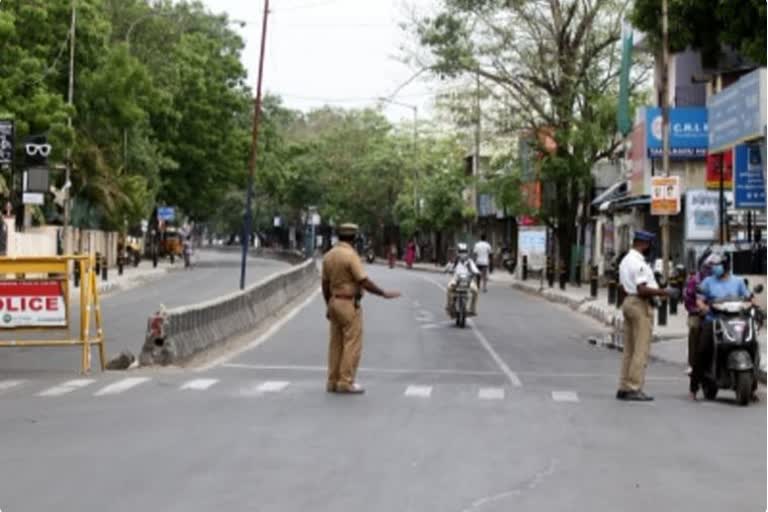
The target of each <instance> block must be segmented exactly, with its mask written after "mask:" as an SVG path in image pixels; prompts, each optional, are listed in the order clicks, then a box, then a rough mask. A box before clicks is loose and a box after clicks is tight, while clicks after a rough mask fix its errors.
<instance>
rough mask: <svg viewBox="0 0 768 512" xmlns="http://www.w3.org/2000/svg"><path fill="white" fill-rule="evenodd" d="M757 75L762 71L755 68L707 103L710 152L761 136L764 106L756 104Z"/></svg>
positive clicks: (758, 78)
mask: <svg viewBox="0 0 768 512" xmlns="http://www.w3.org/2000/svg"><path fill="white" fill-rule="evenodd" d="M761 73H764V71H763V70H760V69H757V70H755V71H753V72H752V73H749V74H748V75H744V76H743V77H741V78H740V79H739V80H738V81H737V82H736V83H735V84H733V85H731V86H730V87H727V88H725V89H723V91H722V92H719V93H717V94H715V95H714V96H710V98H709V100H707V108H708V109H709V125H710V130H709V150H710V152H712V153H719V152H721V151H723V150H725V149H727V148H729V147H731V146H734V145H736V144H738V143H740V142H744V141H746V140H749V139H754V138H757V137H761V136H762V135H763V129H764V126H765V117H764V116H765V113H764V112H763V110H764V109H765V107H762V108H761V102H760V100H761V98H760V90H761V86H760V79H761V78H760V77H761Z"/></svg>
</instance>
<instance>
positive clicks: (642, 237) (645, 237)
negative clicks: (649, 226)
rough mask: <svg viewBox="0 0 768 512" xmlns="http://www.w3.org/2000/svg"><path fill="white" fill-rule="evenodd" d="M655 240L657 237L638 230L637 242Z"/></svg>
mask: <svg viewBox="0 0 768 512" xmlns="http://www.w3.org/2000/svg"><path fill="white" fill-rule="evenodd" d="M655 238H656V235H654V234H653V233H651V232H650V231H643V230H642V229H638V230H637V231H635V240H641V241H643V242H653V240H654V239H655Z"/></svg>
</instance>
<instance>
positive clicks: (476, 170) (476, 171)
mask: <svg viewBox="0 0 768 512" xmlns="http://www.w3.org/2000/svg"><path fill="white" fill-rule="evenodd" d="M480 117H481V114H480V70H479V69H478V70H477V72H476V74H475V148H474V151H473V153H474V155H473V158H472V178H473V184H472V192H473V193H472V197H473V199H474V203H475V206H477V179H478V176H479V175H480ZM477 213H478V214H479V213H480V212H477ZM470 232H471V230H470Z"/></svg>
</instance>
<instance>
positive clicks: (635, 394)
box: [623, 391, 653, 402]
mask: <svg viewBox="0 0 768 512" xmlns="http://www.w3.org/2000/svg"><path fill="white" fill-rule="evenodd" d="M623 400H627V401H629V402H652V401H653V397H652V396H648V395H646V394H645V393H643V392H642V391H628V392H627V394H626V395H625V396H624V398H623Z"/></svg>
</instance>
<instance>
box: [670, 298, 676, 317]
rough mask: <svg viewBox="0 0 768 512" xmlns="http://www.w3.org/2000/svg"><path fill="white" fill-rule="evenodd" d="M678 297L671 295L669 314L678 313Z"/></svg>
mask: <svg viewBox="0 0 768 512" xmlns="http://www.w3.org/2000/svg"><path fill="white" fill-rule="evenodd" d="M677 303H678V301H677V297H670V298H669V314H670V315H677Z"/></svg>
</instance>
